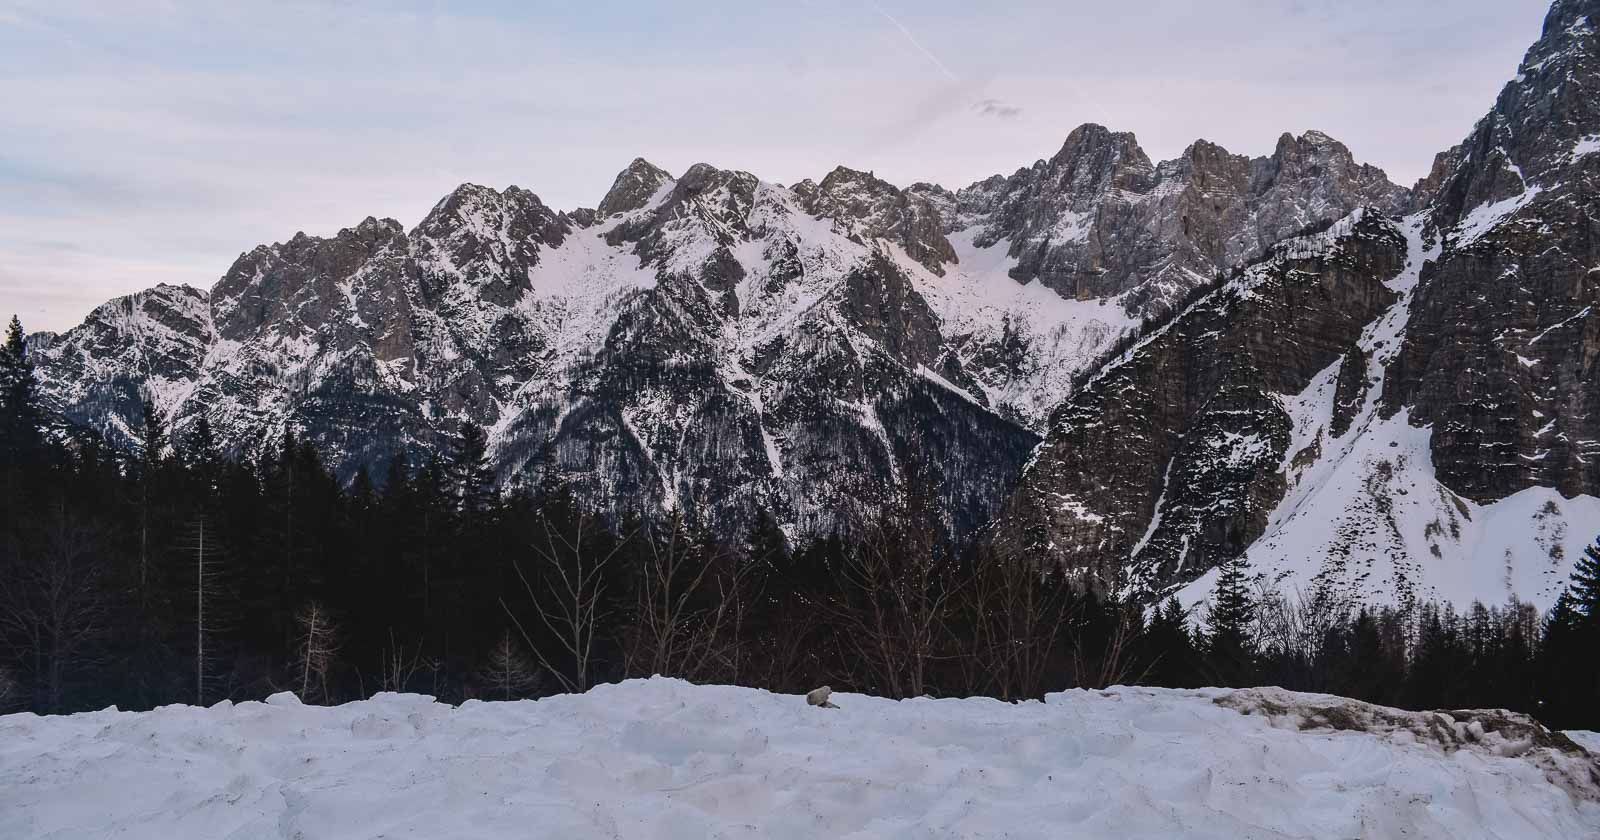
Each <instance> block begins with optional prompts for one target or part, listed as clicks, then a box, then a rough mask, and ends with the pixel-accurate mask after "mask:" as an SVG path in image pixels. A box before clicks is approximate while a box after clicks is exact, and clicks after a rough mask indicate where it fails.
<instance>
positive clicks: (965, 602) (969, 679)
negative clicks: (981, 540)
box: [956, 556, 1070, 700]
mask: <svg viewBox="0 0 1600 840" xmlns="http://www.w3.org/2000/svg"><path fill="white" fill-rule="evenodd" d="M978 562H979V563H980V566H979V568H978V569H976V570H975V571H974V574H973V579H972V585H971V586H969V587H967V589H966V590H964V597H963V598H962V608H963V610H964V611H965V612H966V613H967V617H968V622H969V623H970V626H971V627H972V631H973V635H972V638H971V639H970V640H959V639H958V640H956V641H957V642H958V643H961V642H962V641H965V642H966V644H967V651H968V653H967V655H966V656H964V657H962V666H963V671H964V672H965V674H966V684H967V690H968V691H969V692H970V693H973V694H985V695H990V696H995V697H1000V698H1002V699H1007V700H1016V699H1022V698H1026V697H1042V696H1043V695H1044V693H1045V691H1046V686H1047V684H1048V683H1047V680H1048V678H1049V676H1050V673H1051V670H1052V667H1053V666H1055V665H1057V664H1058V662H1057V660H1056V657H1055V653H1056V645H1057V644H1058V642H1060V641H1061V639H1062V636H1063V633H1062V631H1063V629H1064V627H1065V626H1066V623H1067V618H1068V614H1069V607H1070V604H1069V603H1068V600H1069V599H1068V595H1069V593H1070V589H1069V587H1068V585H1067V584H1066V582H1064V581H1062V580H1060V579H1059V573H1056V572H1048V571H1045V570H1043V569H1040V568H1038V567H1036V566H1035V565H1034V564H1032V563H1027V562H1024V561H1022V560H1018V559H1014V558H1009V557H993V556H984V557H981V558H980V559H979V561H978Z"/></svg>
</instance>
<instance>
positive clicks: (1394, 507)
mask: <svg viewBox="0 0 1600 840" xmlns="http://www.w3.org/2000/svg"><path fill="white" fill-rule="evenodd" d="M1595 21H1600V0H1559V2H1557V3H1556V4H1555V5H1554V6H1553V7H1552V9H1551V11H1550V13H1549V19H1548V22H1547V24H1546V28H1545V33H1544V35H1543V37H1542V38H1541V40H1540V41H1539V43H1538V44H1536V45H1535V46H1534V47H1533V49H1532V50H1531V51H1530V52H1529V54H1528V57H1527V59H1526V61H1525V62H1524V64H1523V67H1522V70H1521V72H1520V73H1519V75H1518V76H1517V78H1516V79H1515V80H1514V81H1512V82H1511V83H1510V84H1509V85H1507V87H1506V89H1505V91H1504V92H1503V93H1502V94H1501V96H1500V97H1499V99H1498V101H1497V102H1496V104H1495V106H1494V110H1493V111H1492V112H1491V113H1490V115H1489V116H1487V117H1486V118H1485V119H1484V120H1483V121H1481V122H1480V123H1479V124H1478V126H1477V127H1476V128H1475V129H1474V130H1473V132H1472V134H1471V136H1469V137H1468V138H1467V140H1466V141H1465V142H1464V143H1463V144H1461V145H1460V146H1458V147H1456V148H1454V149H1452V150H1449V151H1447V152H1445V153H1443V154H1441V155H1440V156H1439V159H1438V162H1437V163H1436V165H1435V167H1434V171H1433V172H1432V173H1431V174H1430V176H1429V177H1428V178H1425V179H1423V180H1422V181H1421V182H1419V183H1418V184H1417V185H1416V186H1415V187H1414V188H1412V189H1405V188H1402V187H1398V186H1396V185H1394V184H1392V183H1390V182H1389V181H1388V179H1387V178H1386V177H1384V175H1383V173H1382V172H1381V171H1379V170H1377V169H1374V168H1373V167H1370V166H1366V165H1362V164H1359V163H1357V162H1356V161H1355V160H1354V158H1353V156H1352V155H1351V153H1350V152H1349V150H1348V149H1346V148H1345V147H1344V146H1343V145H1341V144H1339V143H1338V142H1336V141H1334V140H1332V139H1331V138H1329V137H1327V136H1326V135H1324V134H1321V133H1319V132H1306V133H1304V134H1302V135H1301V136H1299V137H1294V136H1291V135H1284V136H1283V137H1282V138H1281V139H1280V140H1279V141H1278V143H1277V146H1276V149H1275V151H1274V153H1273V154H1272V155H1271V156H1269V157H1262V158H1257V159H1249V158H1245V157H1241V156H1237V155H1233V154H1231V153H1229V152H1227V151H1226V150H1224V149H1222V148H1220V147H1218V146H1216V145H1214V144H1211V143H1207V142H1204V141H1201V142H1197V143H1195V144H1193V145H1192V146H1190V147H1189V148H1188V149H1187V150H1186V151H1185V152H1184V154H1183V155H1182V156H1181V157H1180V158H1178V159H1177V160H1172V161H1166V162H1161V163H1152V162H1151V161H1150V159H1149V158H1148V156H1147V155H1145V153H1144V152H1143V151H1142V150H1141V149H1140V148H1139V146H1138V144H1137V143H1136V141H1135V140H1134V138H1133V137H1132V135H1129V134H1121V133H1115V132H1112V131H1109V130H1107V129H1105V128H1103V127H1101V126H1097V125H1085V126H1082V127H1080V128H1078V129H1076V130H1074V131H1073V132H1072V133H1071V134H1070V135H1069V136H1068V137H1067V139H1066V141H1065V143H1064V144H1063V145H1062V147H1061V149H1060V150H1059V151H1058V152H1057V153H1056V154H1055V155H1054V156H1053V157H1051V158H1050V159H1049V160H1041V161H1038V162H1037V163H1035V164H1033V165H1032V166H1030V167H1026V168H1022V169H1019V170H1018V171H1017V172H1015V173H1014V174H1012V175H1011V176H1009V177H1003V176H998V175H997V176H994V177H992V178H989V179H987V180H984V181H980V182H978V183H976V184H973V185H971V186H968V187H965V188H963V189H959V190H954V191H952V190H948V189H945V188H943V187H939V186H935V185H930V184H914V185H912V186H909V187H906V188H900V187H897V186H895V185H892V184H889V183H887V182H885V181H883V180H881V179H879V178H877V177H876V176H874V175H873V174H872V173H870V172H860V171H855V170H851V169H847V168H839V169H836V170H834V171H833V172H831V173H829V174H827V175H826V176H825V177H823V178H821V179H820V180H818V181H810V180H807V181H802V182H800V183H798V184H795V185H793V186H790V187H785V186H782V185H779V184H774V183H769V182H766V181H762V180H761V179H760V178H758V177H756V176H755V175H752V174H749V173H745V172H736V171H728V170H722V169H718V168H716V167H713V166H710V165H707V164H698V165H696V166H694V167H691V168H690V169H689V170H688V171H686V172H684V173H683V174H682V175H680V176H678V177H676V178H675V177H673V176H672V175H670V174H669V173H667V172H665V171H664V170H662V169H660V168H658V167H656V166H653V165H651V164H650V163H648V162H646V161H644V160H635V161H634V162H633V163H632V164H630V165H629V166H628V167H627V168H626V169H625V170H624V171H623V172H622V173H620V174H619V175H618V176H617V177H616V179H615V182H614V183H613V185H612V188H611V189H610V191H609V192H608V193H607V194H606V195H605V196H604V197H603V199H602V200H601V201H600V202H599V204H598V205H597V207H596V209H594V210H588V209H579V210H573V211H570V212H558V211H555V210H552V209H550V208H548V207H546V206H545V205H544V204H543V203H542V202H541V201H540V200H539V198H538V197H537V196H535V195H534V194H533V193H531V192H528V191H526V190H523V189H520V188H516V187H511V188H508V189H506V190H504V191H496V190H492V189H487V188H483V187H478V186H473V185H464V186H462V187H460V188H458V189H457V190H456V191H454V192H453V193H451V194H450V195H449V196H447V197H446V198H445V199H444V200H442V201H441V202H439V204H438V205H437V206H435V207H434V209H433V210H432V211H431V212H430V213H429V214H428V216H427V217H426V218H425V219H423V220H422V222H421V223H419V224H418V225H417V226H416V227H415V228H413V229H412V230H410V231H406V230H405V229H403V228H402V226H401V225H400V224H399V223H397V222H394V221H392V220H382V221H380V220H375V219H367V220H366V221H364V222H362V223H361V224H359V225H357V226H355V227H353V228H349V229H346V230H342V231H340V232H339V233H338V234H336V235H335V236H332V237H328V238H317V237H309V236H305V235H304V234H300V235H296V236H295V237H294V238H292V239H290V240H289V241H287V242H284V243H278V244H274V245H271V246H262V247H258V248H256V249H255V250H253V251H251V252H249V253H246V254H244V255H242V256H241V257H240V258H239V260H238V261H237V262H236V263H235V264H234V265H233V267H232V268H230V269H229V270H228V272H227V273H226V274H225V275H224V276H223V278H222V279H221V280H220V281H219V282H218V283H217V285H216V286H215V288H213V289H212V290H211V291H210V292H209V293H207V292H204V291H198V290H194V289H187V288H176V287H169V286H160V287H157V288H155V289H151V290H147V291H145V292H141V293H139V294H135V295H132V296H129V297H127V298H121V299H118V300H115V301H112V302H110V303H108V304H106V305H104V306H102V307H101V308H99V309H98V310H96V311H95V312H94V313H93V314H91V315H90V317H89V318H88V319H87V320H86V321H85V322H84V323H83V324H82V325H81V326H79V327H77V328H75V329H73V330H71V331H69V332H67V333H65V334H63V335H60V336H51V335H41V336H36V337H34V338H33V339H32V341H33V346H34V347H36V348H38V349H39V350H40V352H39V354H38V358H39V361H40V364H39V367H38V370H39V376H40V378H41V380H42V382H43V385H44V392H45V394H46V395H47V398H48V399H49V400H50V401H51V404H52V405H53V406H54V407H55V408H56V409H57V410H59V412H60V413H61V414H62V415H63V416H65V417H67V418H68V419H70V420H72V421H74V422H77V423H80V424H83V425H86V426H89V427H92V428H95V429H99V430H101V431H103V432H105V433H106V435H107V436H108V437H109V438H111V439H112V440H113V441H115V442H117V443H118V444H120V445H124V446H127V447H130V448H137V447H139V446H140V445H141V441H140V439H139V435H140V430H141V429H142V427H143V418H142V411H141V408H140V402H141V399H140V398H141V397H142V396H144V395H148V396H150V397H151V398H152V399H153V400H154V402H155V405H156V408H157V410H158V411H160V412H161V413H162V414H163V416H164V418H165V419H167V420H168V421H169V422H170V423H171V424H172V425H173V426H174V428H175V429H176V432H177V437H178V438H179V439H181V438H182V436H183V434H184V432H185V431H186V429H187V428H188V427H189V426H190V424H192V423H193V422H194V421H195V420H196V419H197V418H198V417H200V416H202V415H203V416H206V417H208V418H209V420H210V422H211V425H212V426H213V428H214V429H216V430H217V432H218V434H219V436H220V437H221V439H222V440H223V441H224V442H225V443H226V444H227V446H228V447H229V448H230V449H231V450H232V451H233V452H234V453H237V454H244V455H257V454H260V453H262V452H264V451H267V450H269V449H270V447H271V446H272V445H273V442H274V441H275V440H276V439H277V438H278V436H279V435H280V434H281V433H282V431H283V429H284V428H286V427H289V428H293V429H295V430H297V431H298V432H299V433H300V434H301V435H302V436H304V437H305V438H307V439H309V440H310V441H311V442H313V443H315V444H316V445H317V446H318V447H319V448H320V449H321V450H322V451H323V452H325V453H326V454H327V456H328V457H329V459H330V460H331V461H332V463H333V464H334V466H335V467H336V469H337V470H338V471H339V473H340V474H341V475H343V476H346V477H348V476H350V475H353V474H354V473H355V471H356V470H357V469H360V468H367V469H369V470H370V471H372V472H373V474H374V475H375V476H377V477H381V475H382V471H383V469H384V466H385V465H386V464H387V463H388V462H389V461H391V460H392V459H394V458H395V457H397V456H402V455H403V456H405V457H406V458H407V459H408V460H410V461H412V462H413V463H415V462H417V461H419V460H420V459H423V458H426V457H429V456H431V455H434V454H439V453H442V452H444V451H445V450H446V449H447V447H448V441H449V439H450V438H451V436H452V435H453V434H454V433H455V431H456V429H457V427H458V425H459V423H460V422H461V421H463V420H465V419H471V420H473V421H475V422H478V423H480V424H482V425H484V426H485V427H487V428H488V429H489V430H490V443H491V455H492V457H493V459H494V465H495V467H496V469H497V471H498V473H499V475H500V477H501V478H502V479H503V480H504V481H505V482H507V483H511V482H516V481H521V480H530V479H533V478H536V477H537V476H538V475H539V474H540V473H541V472H542V471H543V470H546V469H549V468H552V467H554V468H559V469H560V470H561V471H562V472H563V473H565V474H566V475H567V476H568V477H569V478H570V479H571V480H572V481H573V482H574V485H575V487H576V489H577V490H578V492H579V493H580V495H582V496H583V497H584V498H585V499H586V500H587V501H589V502H590V503H591V504H594V505H597V506H599V507H601V508H603V509H605V510H607V511H609V512H611V513H613V514H616V515H622V514H627V513H640V514H644V515H647V516H648V515H652V514H654V513H657V512H659V511H662V510H665V509H667V508H670V507H673V506H678V507H681V508H683V509H684V510H685V511H686V512H688V513H689V515H690V516H691V517H693V518H696V519H699V520H700V521H703V522H706V523H709V524H711V525H713V526H714V527H715V528H716V529H717V530H719V531H721V532H722V533H724V534H729V535H732V534H737V533H739V532H741V531H742V530H743V529H745V528H747V527H748V526H749V525H750V524H751V523H753V522H754V521H755V520H756V517H757V516H758V514H759V512H761V511H767V512H770V513H772V514H773V515H774V516H775V517H776V518H777V519H778V521H779V522H781V523H782V524H783V525H784V526H785V527H786V528H787V529H788V530H789V531H790V533H791V534H792V535H793V536H795V537H797V538H804V537H807V536H814V535H819V534H825V533H830V532H834V531H837V530H840V529H849V528H850V527H851V526H852V524H854V523H856V522H858V521H860V520H861V519H862V518H864V517H870V516H871V515H872V514H873V513H874V512H875V511H876V510H877V509H878V508H879V506H880V505H881V504H882V503H883V502H884V501H885V500H886V499H888V498H889V497H891V496H892V495H893V494H895V493H898V492H900V491H901V490H902V489H904V488H905V486H906V485H907V483H908V482H922V481H926V482H928V483H929V486H932V487H936V488H938V490H939V492H940V494H941V501H942V503H943V505H944V509H945V511H946V515H947V517H948V520H949V524H950V526H951V527H952V528H953V529H954V530H956V531H958V532H962V533H973V532H975V531H977V530H978V529H980V528H981V527H983V526H984V525H985V524H986V523H989V522H991V521H995V520H996V517H997V515H998V521H997V523H996V527H995V529H994V531H993V534H992V542H993V544H994V545H995V546H996V547H998V548H1001V549H1003V550H1011V551H1018V552H1027V553H1029V554H1030V555H1032V556H1035V557H1037V558H1038V559H1040V560H1048V561H1051V562H1058V563H1063V564H1066V565H1068V566H1069V567H1072V568H1076V569H1079V570H1083V571H1085V572H1088V573H1091V574H1092V575H1094V576H1096V577H1097V578H1099V579H1101V580H1104V581H1107V582H1121V583H1123V584H1127V585H1137V586H1140V587H1144V588H1149V589H1154V590H1165V589H1168V588H1170V587H1173V586H1178V585H1185V584H1188V585H1192V586H1204V585H1206V583H1207V582H1208V580H1209V577H1208V571H1209V570H1210V569H1212V568H1214V567H1215V565H1216V564H1217V563H1219V562H1221V561H1222V560H1224V559H1226V558H1228V557H1231V556H1235V555H1237V554H1239V553H1241V552H1243V553H1247V554H1248V556H1249V558H1250V560H1251V562H1252V563H1253V564H1254V565H1255V567H1256V568H1257V570H1258V571H1261V572H1263V573H1265V574H1266V575H1267V576H1268V577H1269V578H1272V579H1274V580H1276V581H1278V583H1279V585H1281V586H1285V587H1299V588H1303V589H1304V588H1311V587H1314V586H1316V585H1318V584H1323V583H1325V584H1327V585H1328V586H1329V587H1330V589H1331V590H1333V591H1337V592H1341V593H1345V594H1350V595H1353V596H1356V597H1360V598H1365V599H1378V600H1405V599H1407V598H1410V597H1413V596H1439V597H1447V598H1450V599H1452V600H1457V601H1465V600H1470V599H1471V598H1482V599H1485V600H1490V601H1498V600H1501V599H1503V598H1504V597H1506V596H1509V595H1515V596H1518V597H1521V598H1524V599H1527V600H1531V601H1533V602H1535V603H1541V604H1543V603H1548V601H1549V600H1550V599H1551V598H1552V597H1553V595H1554V592H1555V591H1556V589H1557V588H1558V587H1559V585H1560V583H1561V581H1562V580H1563V579H1564V578H1565V577H1566V575H1567V571H1568V569H1569V568H1570V563H1571V560H1572V558H1573V557H1574V556H1576V554H1577V551H1578V548H1579V547H1580V546H1581V545H1582V544H1584V543H1586V542H1588V541H1589V540H1591V539H1592V538H1593V534H1592V533H1589V532H1590V531H1594V530H1600V525H1597V523H1600V501H1597V500H1596V498H1595V497H1596V496H1600V466H1597V455H1600V390H1597V389H1600V376H1597V375H1596V371H1595V370H1594V366H1595V360H1596V358H1597V356H1600V317H1596V315H1595V312H1596V308H1595V307H1596V305H1597V304H1600V299H1597V298H1600V284H1597V282H1596V279H1597V277H1600V274H1597V272H1600V269H1597V268H1596V266H1597V265H1600V245H1597V244H1596V242H1597V239H1600V237H1597V233H1600V228H1597V223H1596V218H1597V213H1596V208H1597V203H1600V199H1597V192H1600V191H1597V189H1596V187H1597V183H1600V182H1597V179H1600V154H1597V152H1600V113H1597V110H1600V69H1597V67H1600V58H1597V54H1596V51H1597V46H1596V43H1597V41H1596V36H1595V27H1596V24H1595ZM1135 333H1137V335H1138V336H1139V337H1138V340H1137V341H1134V342H1132V344H1131V345H1129V342H1130V341H1132V338H1131V336H1132V335H1133V334H1135ZM1122 347H1129V349H1127V350H1126V351H1125V352H1122V353H1120V354H1119V355H1117V356H1116V357H1115V358H1111V359H1109V360H1107V359H1106V358H1105V354H1106V353H1107V351H1108V350H1114V349H1118V348H1122ZM1041 438H1042V443H1041ZM551 444H553V446H552V445H551ZM550 453H553V458H554V463H553V464H552V463H548V461H549V458H550V457H552V456H551V454H550ZM1019 480H1020V484H1019Z"/></svg>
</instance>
